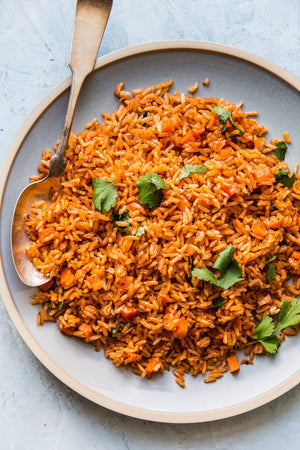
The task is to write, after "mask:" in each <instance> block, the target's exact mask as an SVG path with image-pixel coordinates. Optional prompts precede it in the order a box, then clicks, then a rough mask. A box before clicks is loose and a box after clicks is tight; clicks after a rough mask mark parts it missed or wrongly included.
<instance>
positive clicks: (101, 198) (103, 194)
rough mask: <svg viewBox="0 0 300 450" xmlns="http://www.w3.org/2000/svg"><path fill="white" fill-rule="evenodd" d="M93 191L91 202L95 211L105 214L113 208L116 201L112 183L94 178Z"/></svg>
mask: <svg viewBox="0 0 300 450" xmlns="http://www.w3.org/2000/svg"><path fill="white" fill-rule="evenodd" d="M93 189H94V195H93V202H94V206H95V209H96V210H97V211H101V212H102V213H106V212H108V211H109V210H110V209H111V208H113V207H114V206H115V204H116V201H117V190H116V188H115V182H114V181H107V180H104V179H103V178H94V179H93Z"/></svg>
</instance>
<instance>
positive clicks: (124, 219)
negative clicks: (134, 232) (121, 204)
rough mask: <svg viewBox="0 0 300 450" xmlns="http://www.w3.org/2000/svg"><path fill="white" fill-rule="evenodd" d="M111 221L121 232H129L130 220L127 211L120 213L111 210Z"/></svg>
mask: <svg viewBox="0 0 300 450" xmlns="http://www.w3.org/2000/svg"><path fill="white" fill-rule="evenodd" d="M112 222H113V225H114V226H115V227H116V228H117V229H118V230H119V231H121V233H123V234H130V231H129V227H130V225H131V222H130V215H129V212H128V211H127V210H125V211H124V212H123V213H122V214H119V212H117V211H113V213H112Z"/></svg>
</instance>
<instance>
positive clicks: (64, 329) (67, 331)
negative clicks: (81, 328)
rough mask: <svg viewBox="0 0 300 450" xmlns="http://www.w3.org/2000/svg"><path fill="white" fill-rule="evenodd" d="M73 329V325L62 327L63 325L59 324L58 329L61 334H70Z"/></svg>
mask: <svg viewBox="0 0 300 450" xmlns="http://www.w3.org/2000/svg"><path fill="white" fill-rule="evenodd" d="M74 330H75V328H74V327H64V326H63V325H60V326H59V331H60V332H61V333H63V334H66V335H67V336H72V334H73V333H74Z"/></svg>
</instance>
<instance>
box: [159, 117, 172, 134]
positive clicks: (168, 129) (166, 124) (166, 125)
mask: <svg viewBox="0 0 300 450" xmlns="http://www.w3.org/2000/svg"><path fill="white" fill-rule="evenodd" d="M174 130H175V121H174V119H165V120H163V121H162V123H161V132H162V133H172V132H173V131H174Z"/></svg>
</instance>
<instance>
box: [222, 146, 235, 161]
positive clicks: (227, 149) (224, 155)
mask: <svg viewBox="0 0 300 450" xmlns="http://www.w3.org/2000/svg"><path fill="white" fill-rule="evenodd" d="M232 155H233V150H232V148H231V147H224V148H221V150H220V157H221V158H222V159H227V158H229V157H230V156H232Z"/></svg>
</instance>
